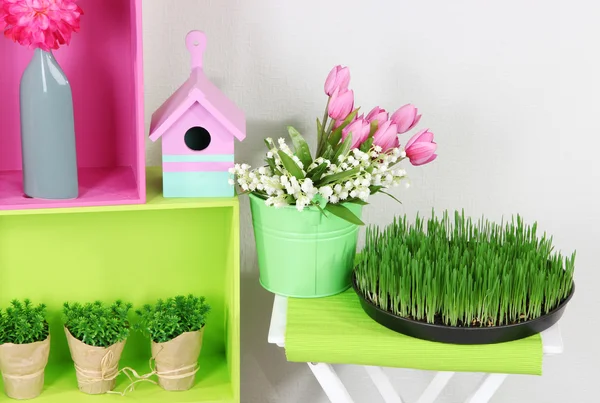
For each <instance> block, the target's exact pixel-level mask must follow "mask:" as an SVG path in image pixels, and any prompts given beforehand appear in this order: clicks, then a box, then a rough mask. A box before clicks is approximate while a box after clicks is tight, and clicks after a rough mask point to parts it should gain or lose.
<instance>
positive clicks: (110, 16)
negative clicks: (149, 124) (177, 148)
mask: <svg viewBox="0 0 600 403" xmlns="http://www.w3.org/2000/svg"><path fill="white" fill-rule="evenodd" d="M79 4H80V6H81V7H82V8H83V10H84V13H85V14H84V15H83V16H82V17H81V32H79V33H77V34H75V35H74V37H73V41H72V43H71V45H70V46H69V47H63V48H61V49H59V50H57V51H55V52H54V54H55V56H56V59H57V60H58V62H59V63H60V65H61V67H62V68H63V70H64V71H65V74H66V75H67V77H68V78H69V81H70V83H71V88H72V91H73V104H74V111H75V132H76V141H77V161H78V167H79V169H78V172H79V198H77V199H75V200H65V201H59V200H56V201H53V200H37V199H31V198H27V197H25V196H24V194H23V185H22V173H21V169H22V167H21V140H20V118H19V83H20V79H21V74H22V72H23V70H24V68H25V66H27V64H28V63H29V61H30V59H31V57H32V55H33V50H30V49H26V48H23V47H21V46H19V45H17V44H15V43H13V42H12V41H10V40H8V39H5V38H3V37H0V210H12V209H27V208H52V207H78V206H100V205H116V204H136V203H144V202H145V193H146V190H145V188H146V186H145V158H144V138H145V136H144V110H143V81H142V75H143V70H142V38H141V0H102V1H98V0H80V1H79Z"/></svg>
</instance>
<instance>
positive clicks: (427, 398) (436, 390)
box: [417, 372, 454, 403]
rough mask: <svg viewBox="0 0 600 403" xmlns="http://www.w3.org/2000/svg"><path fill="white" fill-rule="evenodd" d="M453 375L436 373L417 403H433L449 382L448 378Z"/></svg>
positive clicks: (451, 373) (452, 373)
mask: <svg viewBox="0 0 600 403" xmlns="http://www.w3.org/2000/svg"><path fill="white" fill-rule="evenodd" d="M453 375H454V372H438V373H437V374H435V377H434V378H433V379H432V381H431V383H430V384H429V385H428V386H427V389H425V392H423V394H422V395H421V397H420V398H419V400H418V401H417V403H433V402H435V399H437V398H438V396H439V395H440V393H442V390H444V388H445V387H446V385H447V384H448V381H450V378H452V376H453Z"/></svg>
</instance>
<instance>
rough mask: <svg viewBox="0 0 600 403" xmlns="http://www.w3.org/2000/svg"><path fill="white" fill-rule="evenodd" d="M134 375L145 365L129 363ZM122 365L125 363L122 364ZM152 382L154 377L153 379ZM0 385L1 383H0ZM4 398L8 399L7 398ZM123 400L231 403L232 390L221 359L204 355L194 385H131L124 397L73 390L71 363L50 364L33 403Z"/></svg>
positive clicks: (123, 382)
mask: <svg viewBox="0 0 600 403" xmlns="http://www.w3.org/2000/svg"><path fill="white" fill-rule="evenodd" d="M129 363H130V364H132V365H131V367H132V368H134V369H135V370H136V371H138V373H139V374H140V375H141V374H144V373H147V372H149V371H150V369H149V365H148V362H147V361H145V362H142V361H134V362H131V361H130V362H129ZM125 364H126V363H125ZM153 379H154V380H155V381H156V377H155V378H153ZM0 383H1V382H0ZM129 383H130V381H129V379H127V377H126V376H125V375H119V378H118V381H117V386H116V388H115V391H117V392H122V391H123V390H125V388H126V387H127V385H129ZM7 399H8V398H7ZM123 401H134V402H147V403H163V402H173V403H196V402H198V403H200V402H201V403H209V402H211V403H212V402H219V403H221V402H227V403H229V402H232V403H233V402H234V401H235V400H234V397H233V387H232V384H231V380H230V377H229V371H228V369H227V364H226V359H225V356H222V355H210V356H208V355H205V356H203V357H201V358H200V371H198V374H197V382H196V384H195V386H194V387H193V388H192V389H191V390H189V391H185V392H167V391H164V390H163V389H161V388H160V387H159V386H157V385H153V384H151V383H148V382H140V383H137V384H136V385H135V390H134V391H130V392H128V393H127V394H126V395H125V396H120V395H117V394H106V395H94V396H91V395H87V394H84V393H82V392H80V391H79V390H78V389H77V380H76V378H75V370H74V368H73V365H72V364H67V363H63V364H52V365H49V366H48V367H47V368H46V381H45V387H44V391H43V393H42V394H41V395H40V396H39V397H38V398H36V399H33V400H31V402H35V403H38V402H39V403H51V402H52V403H53V402H62V403H88V402H89V403H99V402H103V403H104V402H106V403H116V402H123Z"/></svg>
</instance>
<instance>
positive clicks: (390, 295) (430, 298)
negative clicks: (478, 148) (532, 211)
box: [355, 212, 575, 327]
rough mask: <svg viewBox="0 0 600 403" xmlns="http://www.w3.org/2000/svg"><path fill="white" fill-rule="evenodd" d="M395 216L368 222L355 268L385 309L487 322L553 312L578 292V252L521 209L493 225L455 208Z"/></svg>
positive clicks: (440, 320)
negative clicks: (558, 244)
mask: <svg viewBox="0 0 600 403" xmlns="http://www.w3.org/2000/svg"><path fill="white" fill-rule="evenodd" d="M424 224H425V220H424V219H422V218H420V217H417V219H416V222H415V223H414V224H413V225H409V223H408V222H407V219H406V217H403V218H399V219H398V218H395V219H394V222H393V223H392V224H391V225H389V226H388V227H386V228H385V229H384V230H380V229H378V228H374V227H370V228H368V229H367V234H366V245H365V248H364V250H363V253H362V259H361V261H360V262H359V263H358V265H357V267H356V269H355V274H356V282H357V287H358V289H359V291H360V292H361V293H362V295H363V296H365V297H366V298H367V299H369V300H370V301H371V302H373V303H374V304H375V305H377V306H378V307H380V308H381V309H383V310H386V311H389V312H392V313H394V314H396V315H398V316H401V317H405V318H410V319H414V320H418V321H426V322H428V323H436V324H445V325H449V326H461V327H483V326H485V327H488V326H501V325H508V324H514V323H519V322H523V321H527V320H532V319H535V318H538V317H540V316H542V315H544V314H547V313H549V312H550V311H552V310H553V309H555V308H556V307H558V305H560V303H561V302H562V301H564V300H565V299H566V298H567V297H568V296H569V294H570V293H571V290H572V287H573V271H574V268H575V253H573V254H572V255H571V256H570V257H566V258H564V257H563V256H562V255H561V254H560V253H556V252H553V246H552V238H548V237H547V236H546V234H544V235H543V236H542V237H541V239H538V237H537V234H536V232H537V224H534V225H533V226H528V225H526V224H525V223H524V222H523V220H522V218H521V217H520V216H517V217H516V219H514V218H513V220H512V221H511V222H509V223H505V224H504V223H501V224H494V223H491V222H489V221H488V220H484V219H483V218H482V219H481V220H479V221H477V222H473V221H472V220H471V219H470V218H465V216H464V212H463V213H462V214H460V213H458V212H456V213H455V215H454V222H453V223H452V222H451V220H450V218H449V217H448V213H447V212H446V213H444V215H443V218H442V219H441V220H440V219H438V218H436V217H435V216H434V214H432V217H431V218H430V219H429V220H428V221H427V223H426V224H427V225H426V228H425V226H424Z"/></svg>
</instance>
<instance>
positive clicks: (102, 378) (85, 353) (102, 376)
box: [65, 327, 125, 395]
mask: <svg viewBox="0 0 600 403" xmlns="http://www.w3.org/2000/svg"><path fill="white" fill-rule="evenodd" d="M65 334H66V335H67V342H68V343H69V350H70V351H71V358H73V362H74V364H75V374H76V375H77V384H78V386H79V390H80V391H82V392H84V393H87V394H90V395H99V394H102V393H106V392H108V391H110V390H113V389H114V388H115V383H116V378H117V375H118V374H119V360H120V359H121V353H122V352H123V347H125V340H123V341H121V342H119V343H116V344H113V345H112V346H110V347H94V346H89V345H87V344H85V343H83V342H82V341H80V340H77V339H76V338H75V337H73V335H72V334H71V332H69V330H68V329H67V328H66V327H65Z"/></svg>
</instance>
